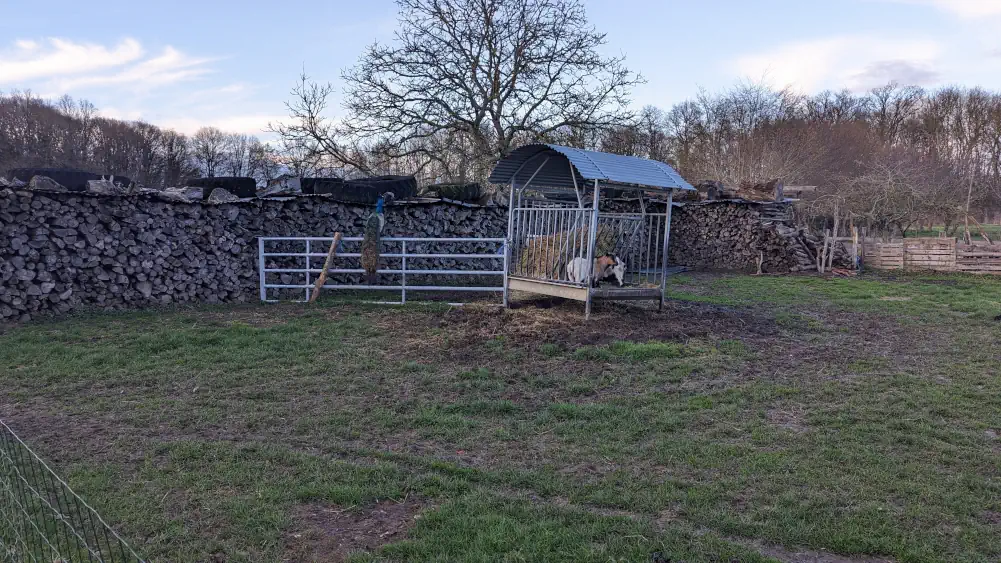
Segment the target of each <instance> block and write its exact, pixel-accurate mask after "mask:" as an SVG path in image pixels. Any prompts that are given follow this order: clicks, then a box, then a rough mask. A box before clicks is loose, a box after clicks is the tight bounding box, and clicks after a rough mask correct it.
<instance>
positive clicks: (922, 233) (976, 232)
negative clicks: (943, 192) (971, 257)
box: [907, 223, 1001, 241]
mask: <svg viewBox="0 0 1001 563" xmlns="http://www.w3.org/2000/svg"><path fill="white" fill-rule="evenodd" d="M983 228H984V232H986V233H987V236H989V237H991V240H995V241H996V240H999V239H1001V225H983ZM944 232H945V227H941V226H940V227H933V228H932V229H931V230H927V229H914V230H910V231H907V238H922V237H939V236H941V234H942V233H944ZM953 234H954V236H956V237H959V238H962V236H963V225H959V227H958V228H957V229H956V232H955V233H953ZM970 235H971V236H972V237H973V239H974V240H983V237H982V236H981V234H980V229H979V228H977V226H976V224H974V223H970Z"/></svg>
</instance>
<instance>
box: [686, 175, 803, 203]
mask: <svg viewBox="0 0 1001 563" xmlns="http://www.w3.org/2000/svg"><path fill="white" fill-rule="evenodd" d="M783 192H784V190H783V185H782V181H781V180H778V179H774V180H768V181H767V182H741V183H740V184H739V185H737V186H727V185H725V184H724V183H723V182H718V181H716V180H705V181H702V182H699V183H698V184H696V185H695V192H688V193H687V194H681V195H682V198H680V199H682V200H695V201H716V200H720V199H743V200H747V201H782V200H783V198H784V197H785V194H784V193H783ZM685 196H687V197H685Z"/></svg>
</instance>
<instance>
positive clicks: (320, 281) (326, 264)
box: [309, 233, 341, 303]
mask: <svg viewBox="0 0 1001 563" xmlns="http://www.w3.org/2000/svg"><path fill="white" fill-rule="evenodd" d="M339 244H341V233H334V240H333V241H331V242H330V249H329V250H327V259H326V260H324V261H323V271H322V272H320V277H318V278H316V283H315V284H314V285H313V295H311V296H310V297H309V302H310V303H313V302H315V301H316V300H317V299H318V298H319V297H320V288H321V287H323V286H324V284H326V283H327V271H328V270H330V266H331V264H332V263H333V261H334V257H335V256H337V246H338V245H339Z"/></svg>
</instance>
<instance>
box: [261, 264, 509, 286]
mask: <svg viewBox="0 0 1001 563" xmlns="http://www.w3.org/2000/svg"><path fill="white" fill-rule="evenodd" d="M264 271H265V272H266V273H269V274H303V273H312V274H320V273H323V269H322V268H313V269H310V270H303V269H295V268H277V269H273V270H272V269H265V270H264ZM327 273H328V274H364V273H365V270H362V269H361V268H357V269H350V268H348V269H334V268H331V269H329V270H327ZM379 273H380V274H393V275H401V274H420V275H423V276H433V275H443V276H499V275H502V274H503V273H504V270H402V269H400V270H379ZM306 285H309V283H308V282H307V284H306ZM269 286H270V284H269Z"/></svg>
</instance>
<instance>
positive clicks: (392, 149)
mask: <svg viewBox="0 0 1001 563" xmlns="http://www.w3.org/2000/svg"><path fill="white" fill-rule="evenodd" d="M397 5H398V7H399V29H398V30H397V32H396V36H395V40H394V41H393V42H392V43H391V44H388V45H382V44H378V43H376V44H374V45H372V46H370V47H369V48H368V49H367V50H366V52H365V54H364V55H363V56H362V57H361V60H360V61H359V62H358V64H357V65H356V66H354V67H352V68H351V69H349V70H347V71H346V72H345V73H344V75H343V78H344V80H345V82H346V83H347V88H346V95H345V98H346V100H347V101H346V102H345V107H346V109H347V110H348V115H347V118H346V119H345V121H344V124H343V127H342V128H341V129H336V128H334V126H333V124H332V123H331V122H330V121H328V120H323V119H322V118H321V117H320V116H321V114H322V111H323V110H324V109H325V108H326V100H327V98H328V97H329V95H330V94H331V92H332V86H330V85H329V84H327V85H317V84H315V83H310V82H309V81H308V80H307V79H306V78H305V77H303V80H302V81H301V83H300V85H299V86H298V87H297V88H296V89H295V90H294V91H293V96H294V101H293V102H291V103H290V104H289V109H290V117H292V120H293V124H292V125H283V126H276V127H275V128H274V129H275V130H276V131H277V132H278V133H279V134H282V135H283V136H287V137H289V138H292V139H296V140H300V141H302V140H308V141H309V142H310V143H311V145H310V146H314V147H316V149H318V150H321V151H323V152H324V153H325V154H327V155H329V156H331V157H334V158H336V159H337V160H340V161H341V162H344V163H347V164H352V165H355V166H359V167H360V168H363V169H364V168H369V167H370V166H367V165H366V164H365V163H364V162H361V161H360V159H358V158H357V154H358V153H357V151H356V154H355V155H352V154H349V152H350V151H347V150H345V149H344V145H345V143H344V141H343V139H344V138H349V139H352V140H355V141H357V142H358V143H359V144H362V145H363V146H368V147H374V146H378V147H380V151H381V152H382V154H383V157H390V158H404V157H409V156H418V157H420V159H421V162H422V165H427V164H429V163H432V162H438V163H440V164H442V167H443V168H448V167H449V166H448V165H445V164H444V163H443V162H442V159H443V157H444V155H443V154H442V153H441V152H440V151H438V150H437V142H436V140H439V139H441V138H443V137H446V138H448V137H450V138H459V137H462V138H463V139H464V141H463V144H466V143H468V146H471V147H472V148H473V149H474V150H473V151H472V153H471V154H470V155H469V158H468V159H467V162H466V166H468V167H470V168H471V169H472V172H471V174H469V175H470V176H480V177H482V176H484V175H485V173H486V172H487V171H489V167H490V165H491V164H492V162H493V161H495V160H496V159H497V158H499V157H501V156H503V155H506V154H508V153H509V152H510V151H511V150H512V149H513V148H514V147H515V146H516V145H517V144H519V143H522V142H525V141H530V140H533V139H544V138H549V137H551V136H553V135H557V134H560V133H561V132H565V131H567V130H571V129H578V130H579V129H584V128H598V129H608V128H611V127H613V126H615V125H617V124H620V123H622V122H624V121H625V120H627V119H628V118H629V117H630V116H631V114H630V112H629V111H628V109H627V105H628V101H629V100H628V97H627V96H628V92H629V89H630V87H631V86H633V85H634V84H637V83H638V82H640V81H641V79H640V77H639V76H638V75H636V74H634V73H632V72H630V71H629V70H628V69H627V68H626V67H625V66H624V64H623V63H624V61H623V58H621V57H608V56H605V55H603V54H602V53H601V50H602V47H603V46H604V45H605V35H604V34H602V33H599V32H598V31H596V30H595V29H594V28H593V27H592V26H591V25H590V24H589V23H588V21H587V17H586V14H585V10H584V3H583V1H582V0H397ZM348 146H352V143H348ZM354 146H357V145H354Z"/></svg>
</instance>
